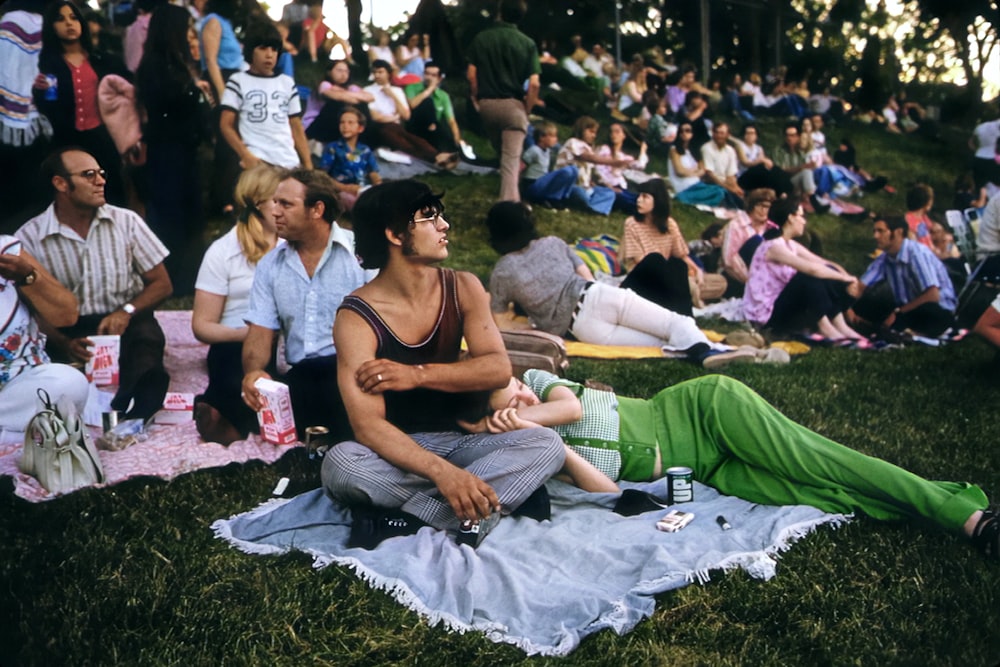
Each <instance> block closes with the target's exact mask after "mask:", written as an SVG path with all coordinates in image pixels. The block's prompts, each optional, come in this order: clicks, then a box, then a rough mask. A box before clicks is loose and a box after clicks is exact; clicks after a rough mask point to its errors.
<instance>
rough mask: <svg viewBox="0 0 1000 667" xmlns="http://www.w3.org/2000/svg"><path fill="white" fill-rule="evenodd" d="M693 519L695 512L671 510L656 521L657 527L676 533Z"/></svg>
mask: <svg viewBox="0 0 1000 667" xmlns="http://www.w3.org/2000/svg"><path fill="white" fill-rule="evenodd" d="M692 520H694V514H692V513H691V512H682V511H680V510H671V511H670V512H667V513H666V514H664V515H663V517H662V518H660V520H659V521H657V522H656V529H657V530H662V531H663V532H665V533H676V532H677V531H678V530H680V529H681V528H683V527H684V526H686V525H688V524H689V523H691V521H692Z"/></svg>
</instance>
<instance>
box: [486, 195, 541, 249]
mask: <svg viewBox="0 0 1000 667" xmlns="http://www.w3.org/2000/svg"><path fill="white" fill-rule="evenodd" d="M486 228H487V229H488V230H489V232H490V246H492V248H493V249H494V250H496V251H497V252H498V253H500V254H501V255H506V254H507V253H509V252H516V251H518V250H521V249H522V248H526V247H527V246H528V244H529V243H531V242H532V241H533V240H534V239H537V238H538V232H537V230H536V229H535V217H534V215H532V213H531V207H530V206H528V205H527V204H525V203H523V202H516V201H502V202H497V203H496V204H493V206H492V208H490V212H489V213H487V214H486Z"/></svg>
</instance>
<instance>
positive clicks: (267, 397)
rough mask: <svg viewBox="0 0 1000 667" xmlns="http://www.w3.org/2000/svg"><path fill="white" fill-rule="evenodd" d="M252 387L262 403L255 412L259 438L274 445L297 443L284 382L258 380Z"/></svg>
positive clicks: (293, 419)
mask: <svg viewBox="0 0 1000 667" xmlns="http://www.w3.org/2000/svg"><path fill="white" fill-rule="evenodd" d="M254 386H255V387H256V388H257V391H259V392H260V398H261V402H262V403H263V405H262V406H261V408H260V410H258V411H257V421H258V422H259V423H260V434H261V436H262V437H263V438H264V439H265V440H267V441H268V442H273V443H274V444H276V445H291V444H293V443H295V442H298V440H299V438H298V436H297V435H296V433H295V416H294V415H293V414H292V399H291V398H290V397H289V394H288V385H287V384H285V383H284V382H277V381H275V380H268V379H267V378H259V379H258V380H257V381H256V382H254Z"/></svg>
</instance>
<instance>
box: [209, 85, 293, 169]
mask: <svg viewBox="0 0 1000 667" xmlns="http://www.w3.org/2000/svg"><path fill="white" fill-rule="evenodd" d="M222 107H223V108H225V109H232V110H233V111H235V112H236V113H237V114H239V121H238V124H237V129H238V130H239V133H240V138H241V139H243V143H244V144H246V147H247V150H249V151H250V152H251V153H253V154H254V155H256V156H257V157H259V158H260V159H261V160H263V161H264V162H267V163H269V164H273V165H275V166H278V167H284V168H286V169H293V168H295V167H298V166H299V165H300V163H299V154H298V153H296V152H295V141H294V140H293V139H292V128H291V125H289V123H288V119H289V118H290V117H292V116H301V115H302V101H301V100H300V99H299V93H298V89H297V88H296V87H295V81H294V80H293V79H292V77H290V76H288V75H287V74H276V75H274V76H257V75H256V74H251V73H250V72H237V73H236V74H233V75H232V76H230V77H229V81H227V82H226V89H225V91H224V92H223V93H222Z"/></svg>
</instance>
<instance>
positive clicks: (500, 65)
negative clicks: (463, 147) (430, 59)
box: [466, 0, 542, 201]
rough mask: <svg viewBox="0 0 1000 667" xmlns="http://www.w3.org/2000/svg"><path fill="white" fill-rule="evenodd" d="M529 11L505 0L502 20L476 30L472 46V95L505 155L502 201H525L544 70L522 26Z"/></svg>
mask: <svg viewBox="0 0 1000 667" xmlns="http://www.w3.org/2000/svg"><path fill="white" fill-rule="evenodd" d="M526 11H527V5H526V4H525V2H524V0H501V2H500V10H499V15H498V17H497V19H498V20H497V22H496V23H495V24H494V25H493V26H492V27H490V28H487V29H486V30H483V31H482V32H481V33H479V34H478V35H476V37H475V39H473V40H472V44H471V45H470V46H469V50H468V58H469V67H468V70H467V72H466V77H467V78H468V80H469V96H470V97H471V99H472V104H473V106H474V107H475V109H476V111H478V112H479V116H480V118H481V119H482V121H483V126H484V127H485V128H486V130H487V132H489V135H490V139H491V141H492V142H493V145H494V147H495V148H496V149H497V152H498V153H499V154H500V200H501V201H521V195H520V193H519V191H518V187H517V180H518V170H519V168H520V162H521V150H522V149H523V146H524V137H525V134H526V132H527V129H528V112H529V111H531V109H532V108H533V107H534V106H535V104H536V103H537V102H538V89H539V86H540V83H539V76H540V75H541V72H542V66H541V63H540V62H539V60H538V48H537V47H536V46H535V43H534V42H533V41H532V40H531V38H529V37H528V36H526V35H525V34H524V33H522V32H520V31H519V30H518V29H517V25H516V24H517V22H518V21H520V20H521V19H522V18H523V17H524V14H525V12H526ZM525 82H527V87H525Z"/></svg>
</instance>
